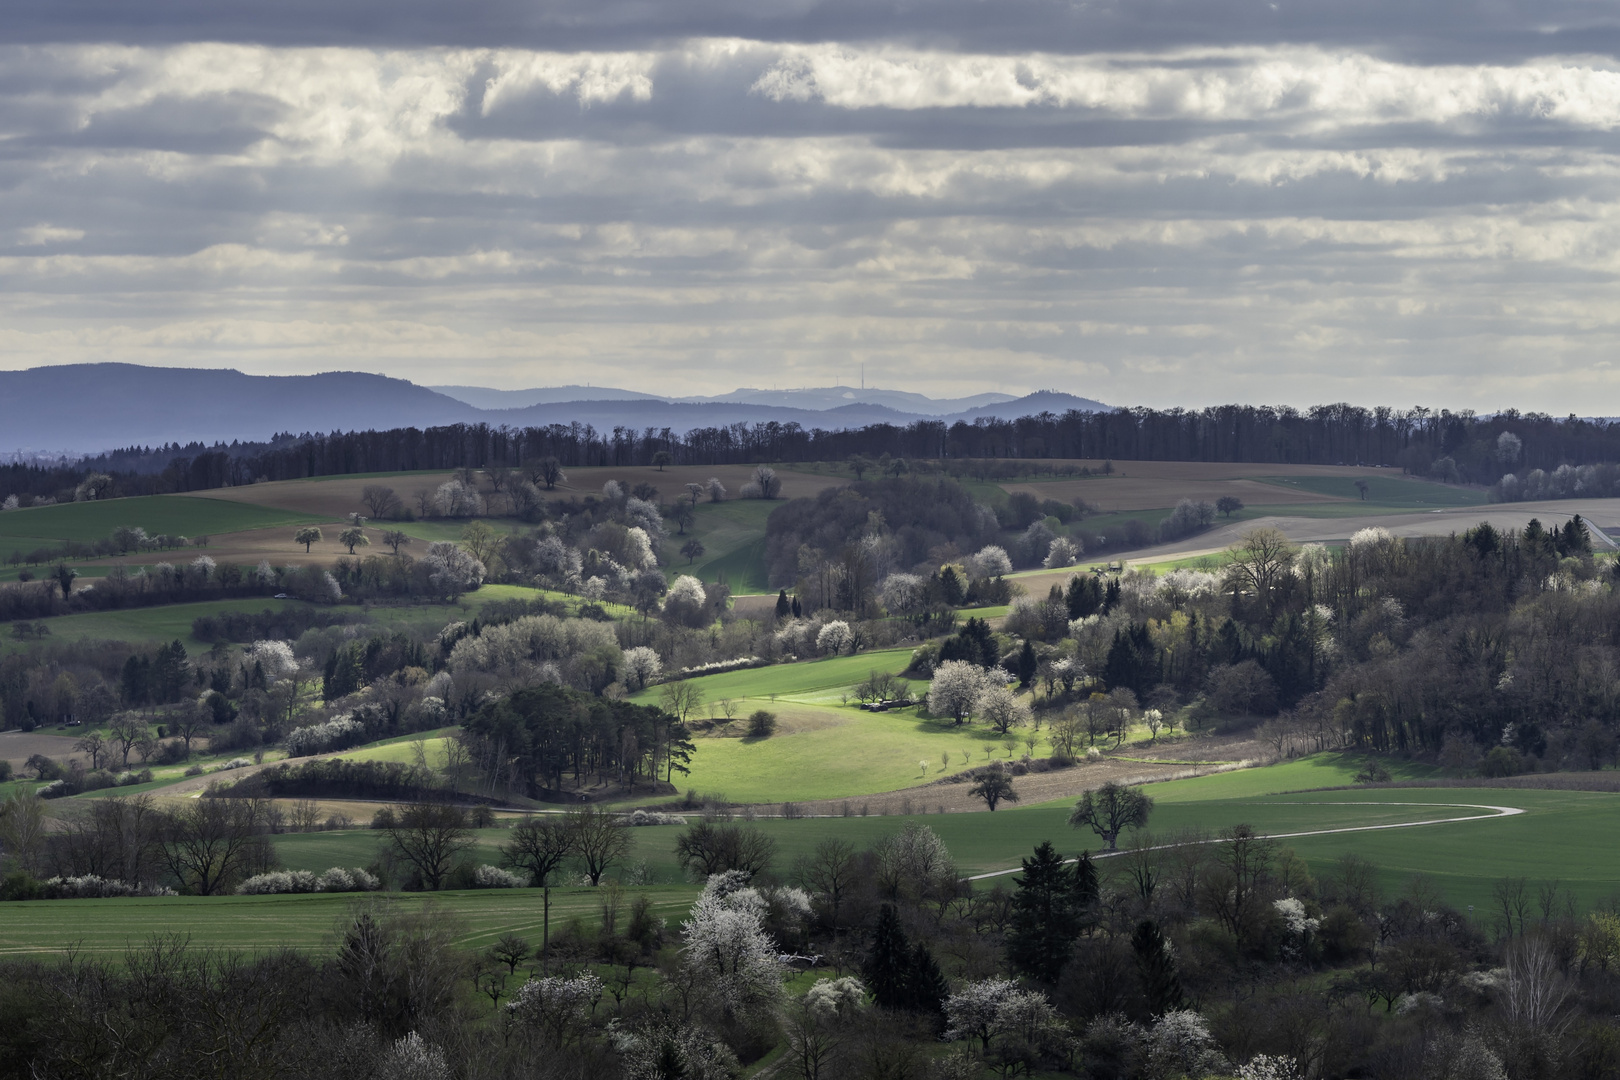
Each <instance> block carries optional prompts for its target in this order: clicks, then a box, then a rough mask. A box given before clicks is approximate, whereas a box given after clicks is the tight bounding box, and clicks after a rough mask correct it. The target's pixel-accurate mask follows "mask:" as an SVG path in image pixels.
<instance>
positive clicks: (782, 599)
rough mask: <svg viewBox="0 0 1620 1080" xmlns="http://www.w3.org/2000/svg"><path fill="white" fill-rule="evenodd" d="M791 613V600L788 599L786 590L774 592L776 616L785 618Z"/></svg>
mask: <svg viewBox="0 0 1620 1080" xmlns="http://www.w3.org/2000/svg"><path fill="white" fill-rule="evenodd" d="M792 614H793V602H792V601H791V600H789V599H788V594H787V590H786V589H783V590H782V591H781V592H779V593H777V594H776V617H777V618H778V619H785V618H787V617H788V616H789V615H792Z"/></svg>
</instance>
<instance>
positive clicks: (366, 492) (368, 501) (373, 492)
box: [360, 484, 403, 518]
mask: <svg viewBox="0 0 1620 1080" xmlns="http://www.w3.org/2000/svg"><path fill="white" fill-rule="evenodd" d="M360 501H361V502H363V503H365V505H366V509H367V510H370V511H371V516H372V517H373V518H394V517H398V516H399V512H400V510H401V509H403V504H402V503H401V502H400V501H399V496H398V495H396V494H394V489H393V488H391V487H389V486H387V485H386V484H367V485H366V486H365V487H363V488H361V489H360Z"/></svg>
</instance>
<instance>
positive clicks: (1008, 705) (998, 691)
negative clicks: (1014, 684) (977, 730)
mask: <svg viewBox="0 0 1620 1080" xmlns="http://www.w3.org/2000/svg"><path fill="white" fill-rule="evenodd" d="M973 708H974V712H976V713H977V714H978V717H979V719H980V720H983V721H984V722H985V723H987V724H989V725H990V726H991V727H992V728H994V729H995V731H996V733H997V734H998V735H1005V734H1007V732H1008V731H1009V730H1011V729H1012V728H1015V727H1022V726H1024V725H1025V724H1027V723H1029V719H1030V711H1029V703H1028V702H1026V701H1024V700H1023V699H1022V698H1020V697H1019V696H1018V695H1017V694H1014V693H1013V692H1012V688H1011V687H1007V686H998V685H996V684H994V683H991V684H990V685H988V686H986V687H985V688H984V689H983V690H982V691H980V693H979V700H978V701H977V702H976V703H975V704H974V706H973Z"/></svg>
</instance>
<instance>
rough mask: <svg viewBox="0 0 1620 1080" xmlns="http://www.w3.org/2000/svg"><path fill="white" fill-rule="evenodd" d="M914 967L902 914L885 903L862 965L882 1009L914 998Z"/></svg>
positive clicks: (893, 1007)
mask: <svg viewBox="0 0 1620 1080" xmlns="http://www.w3.org/2000/svg"><path fill="white" fill-rule="evenodd" d="M910 970H911V948H910V943H909V942H907V941H906V932H905V930H903V929H901V927H900V916H899V915H898V914H896V913H895V910H894V905H893V904H884V905H883V907H882V908H881V909H879V911H878V921H877V929H876V930H874V931H873V933H872V948H871V951H869V952H868V953H867V954H866V963H865V964H863V965H862V966H861V975H862V976H863V977H864V978H865V979H866V986H867V989H869V990H871V991H872V1000H873V1001H874V1002H875V1003H876V1004H877V1006H878V1007H879V1008H881V1009H904V1008H907V1007H908V1003H909V1001H910V999H911V987H910V986H909V985H908V983H909V982H910V980H909V978H908V976H909V974H910Z"/></svg>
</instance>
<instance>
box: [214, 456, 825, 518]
mask: <svg viewBox="0 0 1620 1080" xmlns="http://www.w3.org/2000/svg"><path fill="white" fill-rule="evenodd" d="M753 471H754V467H753V466H751V465H671V466H668V467H666V468H665V469H663V470H662V471H660V470H659V469H657V468H655V467H653V466H651V465H632V466H625V467H622V468H621V467H617V466H592V467H589V468H583V469H569V470H567V474H568V479H567V481H566V482H564V483H561V484H558V485H557V488H556V490H555V491H548V492H544V494H545V495H546V496H547V497H548V498H553V499H564V498H569V497H571V496H584V495H593V494H599V493H600V492H601V490H602V485H603V484H606V483H607V482H608V481H609V480H617V481H618V482H619V483H620V484H623V485H624V486H625V487H627V488H629V487H634V486H635V485H637V484H639V483H642V482H646V483H649V484H651V485H653V487H655V488H657V489H658V494H659V498H660V499H661V500H662V501H664V502H673V501H674V500H675V499H677V498H679V497H680V496H681V495H682V494H684V492H685V489H686V485H687V484H688V483H695V484H703V483H706V482H707V481H708V479H709V477H711V476H715V477H719V479H720V482H721V483H722V484H724V485H725V486H726V491H727V492H728V493H729V495H730V497H731V498H736V497H737V494H738V492H740V491H741V490H742V486H743V485H744V484H746V483H748V480H749V477H750V476H751V475H752V473H753ZM450 475H451V474H450V473H448V472H419V473H405V474H401V475H399V476H383V477H357V476H334V477H317V478H314V479H310V480H273V481H270V482H269V483H264V484H252V485H249V486H247V487H237V488H213V489H210V490H208V491H194V492H188V494H190V495H193V496H196V497H198V498H207V499H227V500H230V501H232V502H245V503H254V504H256V505H259V506H271V507H275V508H277V509H280V510H297V511H299V512H301V513H305V514H315V515H320V516H324V517H330V518H331V519H332V520H334V521H337V520H341V519H342V518H344V517H346V516H347V515H349V514H351V513H354V512H356V511H358V512H360V513H362V514H363V513H366V512H367V511H366V508H365V505H364V504H363V503H361V501H360V493H361V491H362V490H364V489H365V488H366V486H367V485H370V484H382V485H383V486H385V487H391V488H393V489H394V493H395V494H396V495H398V496H399V497H400V499H401V500H403V501H404V502H405V504H406V505H407V506H409V507H411V508H412V509H413V510H414V509H415V502H416V500H415V494H416V492H417V491H423V490H425V491H432V490H433V489H435V488H437V487H438V486H439V485H440V484H442V483H444V482H445V481H447V480H449V479H450ZM777 476H778V478H780V479H781V481H782V491H781V495H780V498H784V499H794V498H798V497H799V496H801V495H814V494H815V493H816V492H818V491H820V490H821V489H822V488H825V487H830V486H832V485H836V484H846V483H848V482H849V481H848V479H847V478H846V477H841V476H821V475H817V474H815V473H805V472H792V471H789V470H786V469H782V470H778V472H777ZM488 487H489V485H488V484H487V483H482V484H480V490H483V491H484V492H485V493H486V495H487V493H488ZM492 516H498V515H492Z"/></svg>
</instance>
